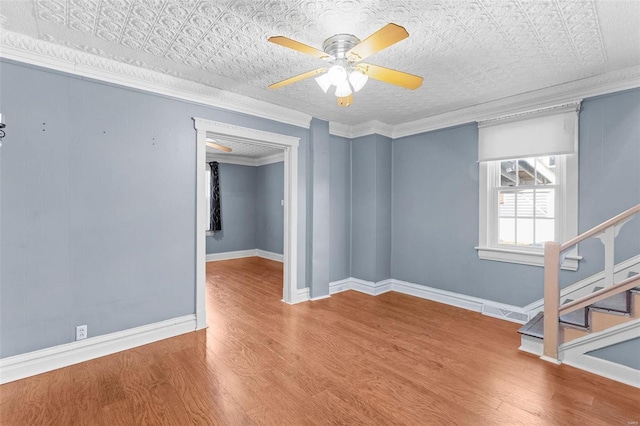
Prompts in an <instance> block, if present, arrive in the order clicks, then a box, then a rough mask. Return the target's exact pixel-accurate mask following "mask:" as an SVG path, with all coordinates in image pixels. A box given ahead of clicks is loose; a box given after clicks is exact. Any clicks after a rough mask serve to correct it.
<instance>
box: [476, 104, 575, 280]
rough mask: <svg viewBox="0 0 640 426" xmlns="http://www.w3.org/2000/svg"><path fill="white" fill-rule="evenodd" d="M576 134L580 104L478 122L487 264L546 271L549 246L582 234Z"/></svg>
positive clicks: (571, 260)
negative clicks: (534, 268)
mask: <svg viewBox="0 0 640 426" xmlns="http://www.w3.org/2000/svg"><path fill="white" fill-rule="evenodd" d="M578 106H579V104H578ZM483 129H484V130H483ZM576 130H577V106H576V104H571V105H570V106H564V107H560V108H553V109H552V111H548V110H545V111H538V112H536V113H531V114H525V115H523V116H520V117H517V118H515V119H514V118H511V119H507V120H504V121H502V120H493V121H491V122H490V123H479V134H480V138H479V160H480V215H479V216H480V224H479V225H480V226H479V229H480V236H479V244H478V247H476V249H477V250H478V256H479V257H480V258H481V259H485V260H496V261H502V262H511V263H522V264H526V265H536V266H543V265H544V243H545V242H546V241H559V242H564V241H567V240H569V239H570V238H573V237H575V236H576V235H577V217H578V214H577V209H578V155H577V141H576V140H575V138H577V131H576ZM538 137H541V138H544V139H545V140H544V141H540V142H538V141H537V138H538ZM550 141H551V142H550ZM515 153H521V154H522V155H518V156H516V155H513V154H515ZM509 156H511V158H509ZM579 260H580V257H579V256H577V249H575V250H573V251H571V252H569V253H568V255H567V256H566V258H565V261H564V262H563V265H562V267H563V269H569V270H576V269H577V266H578V261H579Z"/></svg>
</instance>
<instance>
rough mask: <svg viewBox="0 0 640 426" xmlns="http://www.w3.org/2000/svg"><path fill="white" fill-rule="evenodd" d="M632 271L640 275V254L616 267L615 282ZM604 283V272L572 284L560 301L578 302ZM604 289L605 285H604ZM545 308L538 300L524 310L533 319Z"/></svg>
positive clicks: (540, 300)
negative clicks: (570, 300)
mask: <svg viewBox="0 0 640 426" xmlns="http://www.w3.org/2000/svg"><path fill="white" fill-rule="evenodd" d="M631 271H635V272H638V273H640V254H639V255H637V256H634V257H631V258H629V259H627V260H624V261H622V262H620V263H618V264H617V265H615V267H614V274H615V275H614V280H615V281H616V282H617V281H619V280H622V279H625V278H627V274H628V273H629V272H631ZM603 281H604V271H601V272H598V273H596V274H593V275H591V276H590V277H587V278H585V279H583V280H581V281H578V282H577V283H574V284H571V285H570V286H568V287H565V288H563V289H562V290H560V299H561V300H564V299H573V300H577V299H579V298H581V297H583V296H586V295H587V294H591V293H593V289H594V288H595V287H597V286H598V285H599V284H601V283H602V282H603ZM602 287H604V285H602ZM543 306H544V299H543V298H542V299H538V300H536V301H535V302H531V303H529V304H528V305H526V306H524V307H523V308H522V309H523V310H524V311H525V312H527V313H528V314H529V318H533V317H534V316H535V315H536V314H537V313H538V312H541V311H542V308H543Z"/></svg>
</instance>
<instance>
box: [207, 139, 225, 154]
mask: <svg viewBox="0 0 640 426" xmlns="http://www.w3.org/2000/svg"><path fill="white" fill-rule="evenodd" d="M206 142H207V146H208V147H210V148H214V149H218V150H220V151H224V152H231V148H229V147H228V146H224V145H220V144H219V143H218V141H216V140H215V139H211V138H207V139H206Z"/></svg>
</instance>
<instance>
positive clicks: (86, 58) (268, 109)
mask: <svg viewBox="0 0 640 426" xmlns="http://www.w3.org/2000/svg"><path fill="white" fill-rule="evenodd" d="M0 57H3V58H7V59H11V60H15V61H19V62H25V63H28V64H31V65H37V66H42V67H45V68H50V69H54V70H57V71H63V72H67V73H70V74H74V75H79V76H82V77H89V78H94V79H97V80H101V81H105V82H109V83H114V84H118V85H122V86H127V87H131V88H135V89H140V90H144V91H148V92H153V93H158V94H161V95H166V96H170V97H173V98H177V99H183V100H187V101H191V102H197V103H199V104H203V105H208V106H213V107H216V108H221V109H225V110H230V111H234V112H239V113H243V114H249V115H253V116H256V117H261V118H266V119H268V120H274V121H278V122H280V123H286V124H291V125H294V126H298V127H303V128H306V129H308V128H309V127H310V125H311V116H310V115H309V114H305V113H303V112H300V111H298V110H294V109H290V108H285V107H282V106H279V105H274V104H271V103H269V102H265V101H260V100H257V99H253V98H250V97H248V96H243V95H238V94H235V93H231V92H228V91H225V90H220V89H216V88H213V87H210V86H207V85H204V84H200V83H196V82H192V81H189V80H185V79H182V78H178V77H173V76H170V75H167V74H163V73H160V72H157V71H152V70H147V69H144V68H140V67H137V66H134V65H129V64H125V63H122V62H118V61H115V60H112V59H108V58H104V57H100V56H97V55H92V54H90V53H86V52H81V51H79V50H75V49H71V48H69V47H66V46H61V45H57V44H54V43H50V42H47V41H44V40H37V39H35V38H33V37H29V36H26V35H23V34H19V33H15V32H12V31H6V30H3V31H1V32H0Z"/></svg>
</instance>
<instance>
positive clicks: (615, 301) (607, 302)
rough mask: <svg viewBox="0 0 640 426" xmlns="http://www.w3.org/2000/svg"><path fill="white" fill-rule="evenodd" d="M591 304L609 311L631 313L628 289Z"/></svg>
mask: <svg viewBox="0 0 640 426" xmlns="http://www.w3.org/2000/svg"><path fill="white" fill-rule="evenodd" d="M591 306H592V307H594V308H598V309H606V310H608V311H615V312H623V313H629V308H630V306H629V295H628V293H627V292H626V291H623V292H622V293H618V294H614V295H613V296H611V297H607V298H606V299H604V300H601V301H599V302H596V303H594V304H592V305H591Z"/></svg>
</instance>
